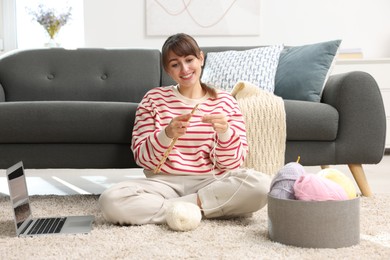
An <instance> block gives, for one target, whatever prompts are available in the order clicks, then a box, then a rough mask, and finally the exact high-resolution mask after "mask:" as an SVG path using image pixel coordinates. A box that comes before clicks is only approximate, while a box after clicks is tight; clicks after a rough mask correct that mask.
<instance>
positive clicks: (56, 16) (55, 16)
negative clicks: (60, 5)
mask: <svg viewBox="0 0 390 260" xmlns="http://www.w3.org/2000/svg"><path fill="white" fill-rule="evenodd" d="M28 11H29V13H30V15H32V17H33V21H36V22H38V23H39V24H40V25H42V26H43V28H44V29H45V31H46V32H47V34H48V35H49V37H50V39H49V42H48V43H46V44H45V46H47V47H58V46H59V44H58V43H57V42H56V41H55V37H56V36H57V34H58V33H59V31H60V29H61V28H62V27H63V26H64V25H66V24H67V23H68V21H69V20H70V18H71V15H72V8H71V7H68V8H67V9H66V10H65V11H64V12H61V13H58V12H56V10H55V9H54V8H47V7H45V6H44V5H42V4H40V5H38V7H37V9H36V10H31V9H30V10H28Z"/></svg>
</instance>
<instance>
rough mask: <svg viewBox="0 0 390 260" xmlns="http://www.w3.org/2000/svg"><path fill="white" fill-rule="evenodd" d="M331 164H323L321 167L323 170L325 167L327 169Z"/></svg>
mask: <svg viewBox="0 0 390 260" xmlns="http://www.w3.org/2000/svg"><path fill="white" fill-rule="evenodd" d="M329 167H330V166H329V165H321V169H322V170H323V169H327V168H329Z"/></svg>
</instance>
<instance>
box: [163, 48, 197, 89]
mask: <svg viewBox="0 0 390 260" xmlns="http://www.w3.org/2000/svg"><path fill="white" fill-rule="evenodd" d="M203 61H204V58H203V53H200V58H197V57H196V56H194V55H188V56H177V55H176V54H175V53H174V52H172V51H171V52H169V54H168V66H167V68H166V70H167V73H168V74H169V76H171V78H172V79H173V80H174V81H176V82H177V83H178V84H179V85H180V87H181V88H182V87H194V86H196V85H199V86H200V75H201V73H202V66H203Z"/></svg>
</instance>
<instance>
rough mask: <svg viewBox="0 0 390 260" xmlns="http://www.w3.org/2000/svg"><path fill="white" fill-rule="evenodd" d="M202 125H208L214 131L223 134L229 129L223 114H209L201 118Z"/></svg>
mask: <svg viewBox="0 0 390 260" xmlns="http://www.w3.org/2000/svg"><path fill="white" fill-rule="evenodd" d="M202 122H203V123H210V124H211V125H212V127H213V128H214V131H215V132H217V133H219V134H223V133H226V131H227V130H228V129H229V123H228V121H227V117H226V116H225V115H224V114H210V115H204V116H203V117H202Z"/></svg>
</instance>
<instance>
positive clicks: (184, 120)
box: [165, 114, 191, 138]
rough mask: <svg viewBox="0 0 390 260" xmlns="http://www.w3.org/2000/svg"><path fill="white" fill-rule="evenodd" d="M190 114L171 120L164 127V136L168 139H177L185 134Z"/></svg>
mask: <svg viewBox="0 0 390 260" xmlns="http://www.w3.org/2000/svg"><path fill="white" fill-rule="evenodd" d="M190 118H191V114H185V115H181V116H177V117H174V118H172V120H171V122H170V123H169V124H168V125H167V127H165V134H166V135H167V136H168V137H169V138H178V137H180V136H182V135H184V134H185V133H186V132H187V127H188V125H189V124H190V123H189V122H188V121H189V120H190Z"/></svg>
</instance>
